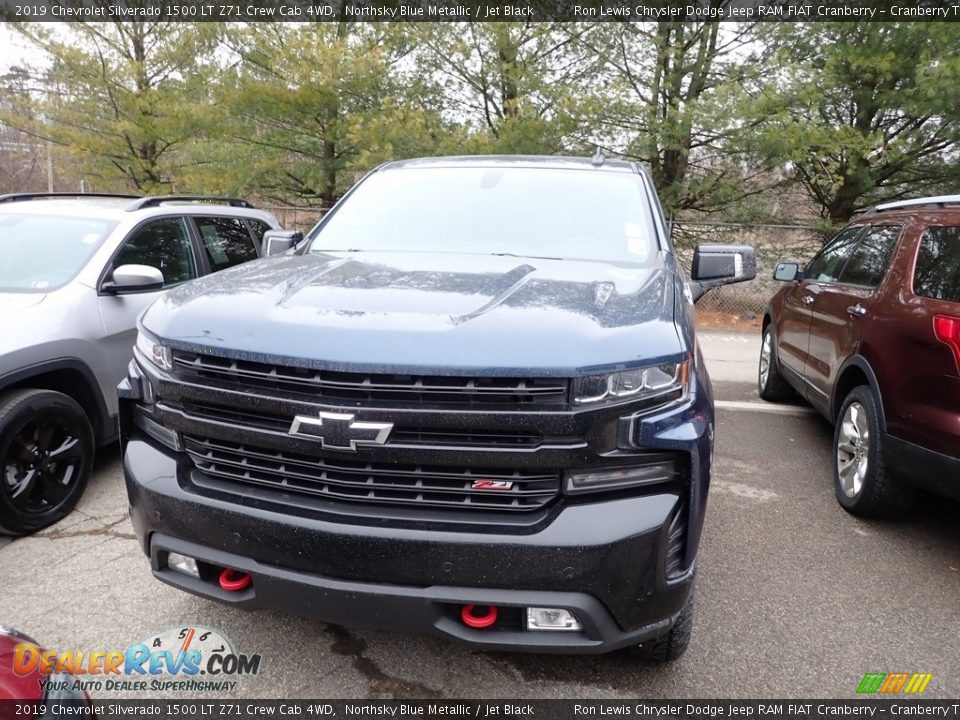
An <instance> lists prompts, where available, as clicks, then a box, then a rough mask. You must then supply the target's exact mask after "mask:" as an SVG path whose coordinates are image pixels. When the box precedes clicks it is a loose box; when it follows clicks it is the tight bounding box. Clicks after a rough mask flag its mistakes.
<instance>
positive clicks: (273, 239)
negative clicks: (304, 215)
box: [262, 230, 303, 257]
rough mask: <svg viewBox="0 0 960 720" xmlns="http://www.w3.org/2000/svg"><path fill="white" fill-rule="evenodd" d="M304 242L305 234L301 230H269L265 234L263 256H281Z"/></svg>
mask: <svg viewBox="0 0 960 720" xmlns="http://www.w3.org/2000/svg"><path fill="white" fill-rule="evenodd" d="M301 240H303V233H302V232H300V231H299V230H267V231H266V232H265V233H264V234H263V242H262V245H263V255H264V257H266V256H268V255H280V254H281V253H285V252H287V250H290V249H291V248H294V247H296V246H297V244H298V243H299V242H300V241H301Z"/></svg>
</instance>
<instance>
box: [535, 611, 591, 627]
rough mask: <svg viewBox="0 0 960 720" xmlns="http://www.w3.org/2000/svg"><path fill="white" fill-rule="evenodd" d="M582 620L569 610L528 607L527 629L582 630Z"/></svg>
mask: <svg viewBox="0 0 960 720" xmlns="http://www.w3.org/2000/svg"><path fill="white" fill-rule="evenodd" d="M580 629H582V628H581V626H580V621H579V620H577V617H576V616H575V615H574V614H573V613H572V612H570V611H569V610H561V609H560V608H527V630H580Z"/></svg>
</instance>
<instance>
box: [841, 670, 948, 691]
mask: <svg viewBox="0 0 960 720" xmlns="http://www.w3.org/2000/svg"><path fill="white" fill-rule="evenodd" d="M932 679H933V675H932V674H931V673H867V674H866V675H864V676H863V680H861V681H860V684H859V685H858V686H857V692H858V693H866V694H872V693H883V694H885V695H899V694H905V695H919V694H920V693H922V692H923V691H924V690H926V689H927V685H929V684H930V681H931V680H932Z"/></svg>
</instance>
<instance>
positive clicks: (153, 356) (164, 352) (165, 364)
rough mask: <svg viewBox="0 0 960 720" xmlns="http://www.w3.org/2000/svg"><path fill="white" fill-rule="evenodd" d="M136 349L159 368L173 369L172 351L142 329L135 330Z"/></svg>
mask: <svg viewBox="0 0 960 720" xmlns="http://www.w3.org/2000/svg"><path fill="white" fill-rule="evenodd" d="M137 350H139V351H140V354H141V355H143V357H144V358H146V359H147V360H149V361H150V362H152V363H153V364H154V365H156V366H157V367H158V368H160V369H161V370H173V351H171V350H170V348H168V347H166V346H165V345H163V344H161V343H160V341H158V340H157V339H156V338H154V337H153V336H152V335H150V334H149V333H147V332H144V331H143V330H138V331H137Z"/></svg>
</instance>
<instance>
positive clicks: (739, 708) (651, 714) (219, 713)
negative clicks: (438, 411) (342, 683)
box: [0, 698, 960, 720]
mask: <svg viewBox="0 0 960 720" xmlns="http://www.w3.org/2000/svg"><path fill="white" fill-rule="evenodd" d="M93 717H96V718H99V719H100V720H118V719H119V718H161V719H162V720H167V719H168V718H182V719H184V720H194V719H196V720H201V719H203V720H219V719H220V718H234V719H236V720H252V719H253V718H256V719H257V720H262V719H263V718H269V717H276V718H288V719H290V720H299V719H303V718H306V719H311V718H331V717H335V718H462V719H468V718H469V719H470V720H474V719H476V718H479V719H480V720H497V719H498V718H533V717H536V718H543V719H545V720H574V719H575V718H588V717H593V718H601V717H602V718H615V717H638V718H678V719H680V720H686V719H688V718H689V719H696V718H796V719H797V720H807V719H808V718H809V719H813V718H845V717H858V718H861V717H865V718H877V717H879V718H899V717H936V718H957V717H960V700H942V701H937V700H907V699H893V700H877V699H868V700H669V701H667V700H531V701H528V700H211V699H206V698H198V699H195V700H175V701H174V700H96V701H93V702H92V703H90V704H88V703H82V702H58V703H55V704H49V705H45V704H43V703H35V702H27V701H23V702H18V701H15V700H4V701H0V720H12V719H13V718H20V719H28V720H38V719H42V720H49V719H50V718H93Z"/></svg>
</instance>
